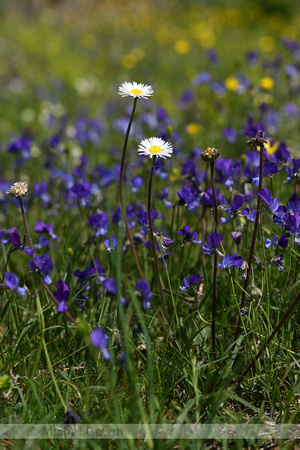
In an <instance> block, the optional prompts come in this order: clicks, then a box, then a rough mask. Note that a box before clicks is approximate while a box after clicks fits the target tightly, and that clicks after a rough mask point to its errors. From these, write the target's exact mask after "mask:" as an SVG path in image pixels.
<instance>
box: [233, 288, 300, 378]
mask: <svg viewBox="0 0 300 450" xmlns="http://www.w3.org/2000/svg"><path fill="white" fill-rule="evenodd" d="M299 300H300V292H299V294H298V295H297V297H296V298H295V299H294V301H293V303H292V304H291V306H290V307H289V309H288V310H287V311H286V312H285V314H284V315H283V317H282V318H281V320H280V322H279V323H278V324H277V326H276V327H275V329H274V331H273V332H272V333H271V334H270V336H269V337H268V339H267V341H266V342H265V344H264V345H263V346H262V348H261V349H260V350H259V352H258V353H257V355H256V356H255V358H253V360H252V361H251V363H250V364H249V365H248V366H247V367H246V369H245V370H244V371H243V373H242V374H241V376H240V378H239V380H238V382H240V381H241V380H242V379H243V378H244V376H245V375H247V373H248V372H249V370H250V369H251V368H252V367H253V365H254V363H255V361H257V360H258V358H259V357H260V356H261V354H262V353H263V351H264V350H265V349H266V347H267V345H268V344H269V343H270V342H271V340H272V339H273V337H274V336H275V335H276V333H277V332H278V330H279V329H280V328H281V326H282V324H283V323H284V322H285V321H286V319H287V318H288V317H289V315H290V314H291V312H292V311H293V309H294V308H295V306H296V305H297V303H298V301H299Z"/></svg>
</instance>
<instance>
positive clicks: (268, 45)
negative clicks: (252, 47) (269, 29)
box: [259, 36, 275, 52]
mask: <svg viewBox="0 0 300 450" xmlns="http://www.w3.org/2000/svg"><path fill="white" fill-rule="evenodd" d="M259 46H260V48H261V49H262V51H264V52H271V51H272V50H273V49H274V47H275V41H274V39H273V38H272V37H271V36H263V37H262V38H260V40H259Z"/></svg>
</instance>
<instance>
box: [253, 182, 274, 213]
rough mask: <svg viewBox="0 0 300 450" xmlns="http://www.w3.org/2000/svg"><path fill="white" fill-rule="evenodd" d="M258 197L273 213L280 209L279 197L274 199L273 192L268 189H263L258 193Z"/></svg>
mask: <svg viewBox="0 0 300 450" xmlns="http://www.w3.org/2000/svg"><path fill="white" fill-rule="evenodd" d="M258 195H259V196H260V197H261V198H262V199H263V200H264V201H265V202H266V204H267V205H268V207H269V209H270V211H271V212H272V213H274V212H275V211H277V209H278V208H279V200H278V197H275V198H272V195H271V192H270V191H269V189H268V188H262V190H261V191H259V192H258Z"/></svg>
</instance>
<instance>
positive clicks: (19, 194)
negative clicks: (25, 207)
mask: <svg viewBox="0 0 300 450" xmlns="http://www.w3.org/2000/svg"><path fill="white" fill-rule="evenodd" d="M6 194H7V195H10V196H11V197H15V198H23V197H25V196H26V195H27V194H28V184H27V183H26V182H25V181H17V183H14V184H13V185H12V186H11V187H10V188H9V190H8V191H7V192H6Z"/></svg>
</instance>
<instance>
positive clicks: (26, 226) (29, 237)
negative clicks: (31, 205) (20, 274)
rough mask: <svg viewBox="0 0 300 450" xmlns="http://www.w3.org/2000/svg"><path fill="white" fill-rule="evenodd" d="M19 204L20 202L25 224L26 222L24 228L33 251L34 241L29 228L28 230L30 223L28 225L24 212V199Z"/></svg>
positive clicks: (20, 199)
mask: <svg viewBox="0 0 300 450" xmlns="http://www.w3.org/2000/svg"><path fill="white" fill-rule="evenodd" d="M19 202H20V207H21V212H22V217H23V222H24V227H25V231H26V236H27V239H28V243H29V247H30V248H31V249H32V250H33V244H32V240H31V236H30V232H29V228H28V223H27V219H26V215H25V211H24V205H23V200H22V198H19Z"/></svg>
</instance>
